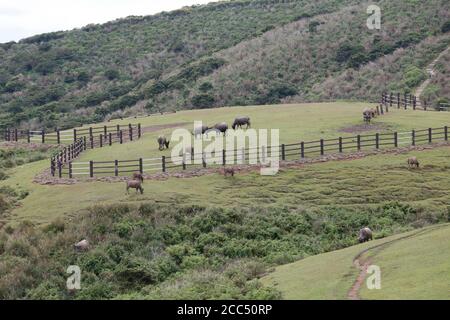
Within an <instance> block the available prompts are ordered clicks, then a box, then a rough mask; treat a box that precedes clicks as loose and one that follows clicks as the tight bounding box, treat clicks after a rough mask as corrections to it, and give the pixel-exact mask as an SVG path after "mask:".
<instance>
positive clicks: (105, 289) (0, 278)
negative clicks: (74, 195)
mask: <svg viewBox="0 0 450 320" xmlns="http://www.w3.org/2000/svg"><path fill="white" fill-rule="evenodd" d="M447 220H448V214H447V213H437V212H427V211H426V210H423V208H420V209H419V208H414V207H411V206H408V205H402V204H399V203H395V202H388V203H385V204H383V205H380V206H377V207H375V208H365V209H363V210H358V212H356V210H354V209H348V208H344V207H340V208H339V207H329V208H322V209H309V210H305V209H302V208H297V209H293V208H291V209H289V208H280V207H268V208H262V207H254V208H248V209H224V208H218V207H216V208H203V207H198V206H181V207H175V206H167V205H162V206H160V205H154V204H143V205H141V206H140V207H138V208H133V207H130V206H126V205H116V206H113V207H101V206H98V207H94V208H91V209H90V212H89V213H88V214H86V215H83V216H80V217H77V219H76V220H74V221H71V222H63V221H62V220H59V221H55V222H54V223H52V224H50V225H48V226H47V227H45V228H44V229H36V228H35V227H33V226H32V225H31V224H30V223H26V222H24V223H22V224H21V225H20V226H18V227H16V228H11V227H7V228H4V230H2V231H0V257H1V258H0V298H2V299H12V298H32V299H71V298H74V299H91V298H96V299H103V298H149V299H157V298H167V299H175V298H182V299H211V298H233V299H236V298H247V299H255V298H258V299H273V298H278V297H279V294H278V293H277V292H276V291H274V290H272V289H270V288H267V287H262V286H261V284H260V283H259V281H258V280H257V277H258V276H260V275H262V274H263V273H264V272H265V270H266V268H267V267H268V266H271V265H277V264H282V263H287V262H291V261H294V260H295V259H299V258H302V257H305V256H308V255H313V254H318V253H322V252H325V251H330V250H335V249H339V248H342V247H345V246H349V245H351V244H354V243H355V242H356V236H355V235H356V234H357V231H358V230H359V227H360V226H362V225H371V226H372V228H373V229H374V230H376V232H377V235H378V236H385V235H388V234H392V233H393V232H398V231H401V230H406V229H410V228H413V227H418V226H423V225H424V224H427V223H430V222H431V223H435V222H442V221H447ZM82 238H87V239H89V241H90V243H91V248H90V250H89V251H87V252H76V251H75V250H74V249H73V244H74V243H75V242H77V241H79V240H81V239H82ZM69 265H78V266H80V268H81V270H82V280H81V281H82V284H81V286H82V289H81V290H80V291H79V292H77V293H70V292H68V291H67V290H66V288H65V284H66V278H67V277H68V275H67V274H66V273H65V271H66V269H67V267H68V266H69Z"/></svg>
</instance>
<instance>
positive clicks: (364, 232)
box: [358, 227, 373, 243]
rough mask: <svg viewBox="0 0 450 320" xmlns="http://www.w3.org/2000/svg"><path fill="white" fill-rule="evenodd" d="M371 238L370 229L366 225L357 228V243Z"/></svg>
mask: <svg viewBox="0 0 450 320" xmlns="http://www.w3.org/2000/svg"><path fill="white" fill-rule="evenodd" d="M372 239H373V235H372V230H370V229H369V228H367V227H366V228H362V229H361V230H359V237H358V241H359V243H363V242H366V241H369V240H372Z"/></svg>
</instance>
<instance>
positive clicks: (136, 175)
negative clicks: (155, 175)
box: [133, 172, 144, 183]
mask: <svg viewBox="0 0 450 320" xmlns="http://www.w3.org/2000/svg"><path fill="white" fill-rule="evenodd" d="M133 180H138V181H141V182H142V183H144V175H143V174H142V173H140V172H134V173H133Z"/></svg>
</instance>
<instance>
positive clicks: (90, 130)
mask: <svg viewBox="0 0 450 320" xmlns="http://www.w3.org/2000/svg"><path fill="white" fill-rule="evenodd" d="M89 135H90V136H91V137H92V136H93V133H92V127H89Z"/></svg>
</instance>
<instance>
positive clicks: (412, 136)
mask: <svg viewBox="0 0 450 320" xmlns="http://www.w3.org/2000/svg"><path fill="white" fill-rule="evenodd" d="M411 139H412V141H411V145H412V146H415V145H416V130H412V131H411Z"/></svg>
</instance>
